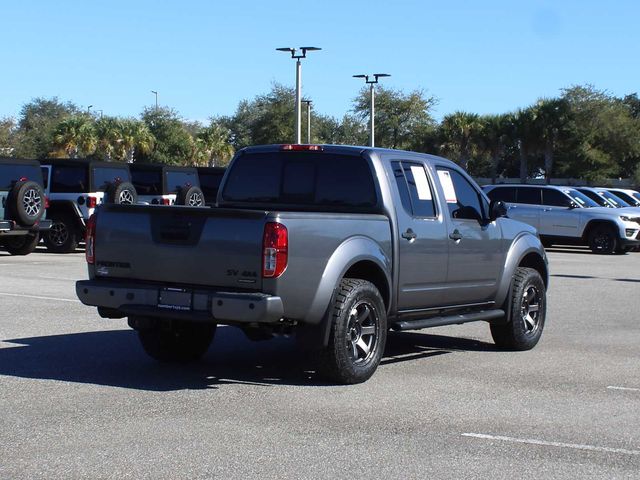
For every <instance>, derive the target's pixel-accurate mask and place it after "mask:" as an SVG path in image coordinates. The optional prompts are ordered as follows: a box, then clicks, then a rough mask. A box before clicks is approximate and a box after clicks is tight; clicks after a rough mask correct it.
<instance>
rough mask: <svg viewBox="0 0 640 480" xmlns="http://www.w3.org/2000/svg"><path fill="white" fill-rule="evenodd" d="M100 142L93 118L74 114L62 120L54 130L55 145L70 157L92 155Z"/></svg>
mask: <svg viewBox="0 0 640 480" xmlns="http://www.w3.org/2000/svg"><path fill="white" fill-rule="evenodd" d="M97 143H98V137H97V134H96V128H95V125H94V122H93V119H92V118H90V117H89V116H88V115H74V116H71V117H68V118H65V119H63V120H61V121H60V122H59V123H58V124H57V125H56V127H55V129H54V131H53V146H54V147H55V148H56V149H60V150H62V152H64V155H65V156H67V157H68V158H77V157H78V156H79V155H80V156H87V155H91V154H93V153H94V152H95V149H96V146H97Z"/></svg>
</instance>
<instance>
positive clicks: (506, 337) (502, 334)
mask: <svg viewBox="0 0 640 480" xmlns="http://www.w3.org/2000/svg"><path fill="white" fill-rule="evenodd" d="M546 311H547V297H546V289H545V286H544V282H543V281H542V277H541V276H540V274H539V273H538V271H537V270H534V269H533V268H524V267H518V268H517V269H516V273H515V274H514V276H513V285H512V288H511V309H510V312H509V313H508V315H509V318H508V319H507V320H508V323H506V324H491V336H492V337H493V341H494V342H495V344H496V345H497V346H498V347H500V348H504V349H506V350H519V351H522V350H531V349H532V348H533V347H535V346H536V344H537V343H538V340H540V336H541V335H542V330H543V328H544V320H545V317H546Z"/></svg>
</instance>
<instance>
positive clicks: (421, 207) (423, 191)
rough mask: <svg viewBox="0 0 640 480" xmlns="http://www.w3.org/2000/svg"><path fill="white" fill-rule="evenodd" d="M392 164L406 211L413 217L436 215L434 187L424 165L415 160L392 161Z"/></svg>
mask: <svg viewBox="0 0 640 480" xmlns="http://www.w3.org/2000/svg"><path fill="white" fill-rule="evenodd" d="M391 166H392V168H393V176H394V177H395V179H396V184H397V185H398V192H399V193H400V199H401V201H402V206H403V207H404V209H405V211H406V212H407V213H408V214H409V215H411V216H413V217H426V218H433V217H435V216H436V207H435V203H434V200H433V189H432V188H431V183H430V182H429V178H428V176H427V172H426V171H425V169H424V166H423V165H422V164H420V163H414V162H392V163H391Z"/></svg>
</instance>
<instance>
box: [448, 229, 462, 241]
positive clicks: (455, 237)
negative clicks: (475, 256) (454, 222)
mask: <svg viewBox="0 0 640 480" xmlns="http://www.w3.org/2000/svg"><path fill="white" fill-rule="evenodd" d="M449 238H450V239H451V240H455V241H456V242H457V241H458V240H462V234H461V233H460V232H459V231H458V229H455V230H454V231H453V232H452V233H450V234H449Z"/></svg>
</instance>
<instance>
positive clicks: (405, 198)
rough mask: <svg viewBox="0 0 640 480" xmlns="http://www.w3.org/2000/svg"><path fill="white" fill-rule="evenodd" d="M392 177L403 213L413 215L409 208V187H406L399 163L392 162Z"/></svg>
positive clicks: (405, 180)
mask: <svg viewBox="0 0 640 480" xmlns="http://www.w3.org/2000/svg"><path fill="white" fill-rule="evenodd" d="M391 166H392V167H393V176H394V177H395V179H396V185H398V193H399V194H400V201H401V202H402V207H403V208H404V210H405V212H407V213H408V214H409V215H413V209H412V208H411V197H410V196H409V186H408V185H407V179H406V178H405V176H404V170H403V169H402V165H401V164H400V162H392V163H391Z"/></svg>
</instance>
